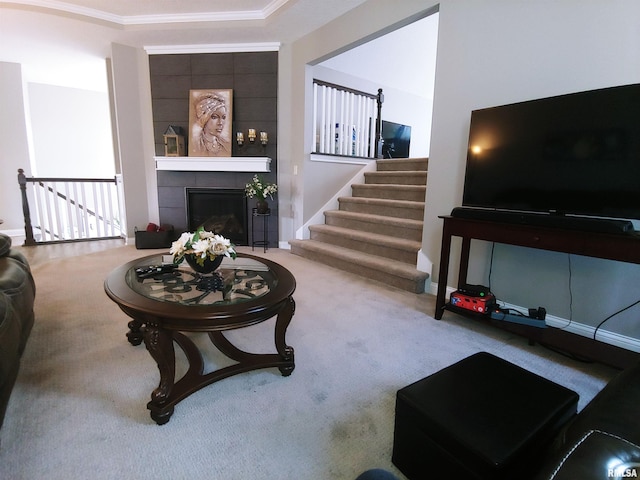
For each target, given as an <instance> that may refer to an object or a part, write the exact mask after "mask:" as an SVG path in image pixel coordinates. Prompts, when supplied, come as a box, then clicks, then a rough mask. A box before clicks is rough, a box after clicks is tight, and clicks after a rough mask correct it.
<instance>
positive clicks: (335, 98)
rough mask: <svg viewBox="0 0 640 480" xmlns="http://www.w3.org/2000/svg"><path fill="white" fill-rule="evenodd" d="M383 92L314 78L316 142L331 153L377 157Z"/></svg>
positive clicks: (316, 148) (315, 147) (320, 150)
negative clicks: (378, 123) (371, 92)
mask: <svg viewBox="0 0 640 480" xmlns="http://www.w3.org/2000/svg"><path fill="white" fill-rule="evenodd" d="M380 99H381V92H379V94H378V95H377V96H376V95H372V94H369V93H365V92H359V91H356V90H352V89H349V88H346V87H341V86H338V85H333V84H329V83H325V82H320V81H318V80H314V81H313V132H314V135H313V145H312V147H311V151H312V152H314V153H322V154H329V155H343V156H351V157H367V158H375V157H376V152H377V141H378V136H379V132H378V129H377V128H376V125H377V122H378V118H377V116H378V112H379V110H380V109H379V105H380Z"/></svg>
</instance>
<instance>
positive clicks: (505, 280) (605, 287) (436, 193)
mask: <svg viewBox="0 0 640 480" xmlns="http://www.w3.org/2000/svg"><path fill="white" fill-rule="evenodd" d="M637 82H640V2H637V1H635V0H611V1H608V2H601V1H599V0H564V1H562V2H550V1H526V2H513V1H508V0H485V1H483V2H475V1H472V0H465V1H442V2H441V3H440V19H439V38H438V60H437V65H436V84H435V94H434V112H433V129H432V139H431V158H430V163H429V179H428V187H427V203H426V205H427V207H426V212H425V230H424V237H423V250H424V251H425V252H426V253H427V255H428V256H429V257H430V259H431V260H432V261H433V262H434V272H433V273H434V275H437V268H438V266H439V255H440V238H441V233H442V222H441V220H439V219H438V218H437V217H438V215H446V214H448V213H449V212H450V211H451V209H452V208H453V207H455V206H459V205H460V204H461V200H462V188H463V178H464V166H465V158H466V147H467V136H468V132H469V117H470V112H471V110H473V109H477V108H482V107H488V106H493V105H502V104H507V103H511V102H517V101H522V100H529V99H534V98H541V97H547V96H551V95H558V94H563V93H569V92H576V91H582V90H589V89H594V88H601V87H608V86H613V85H621V84H628V83H637ZM488 258H489V257H488V246H487V245H486V244H480V243H479V242H478V244H476V243H475V242H474V245H473V246H472V265H471V275H470V277H469V281H470V283H484V284H486V283H487V282H488V265H489V260H488ZM569 262H571V267H570V268H569ZM450 272H452V273H453V272H457V263H456V262H454V263H453V264H452V265H451V267H450ZM453 278H454V277H453V276H452V278H450V279H449V284H453V283H454V281H453ZM639 279H640V266H636V265H628V264H619V263H617V262H610V261H604V260H594V259H586V258H583V257H576V256H572V257H571V258H568V256H566V255H560V254H555V253H549V252H538V251H534V250H529V249H524V248H518V247H506V246H499V247H498V248H496V252H495V256H494V264H493V275H492V288H493V289H494V291H495V292H496V293H497V294H498V296H499V297H500V298H501V299H502V300H504V301H506V302H509V303H513V304H516V305H521V306H525V307H537V306H545V307H546V308H547V310H548V311H549V313H551V314H553V315H556V316H559V317H562V318H569V316H570V315H571V312H570V311H569V305H570V302H571V298H570V297H569V284H570V283H571V285H572V287H573V288H572V294H573V298H572V300H573V321H574V322H579V323H584V324H587V325H591V326H595V325H596V324H597V323H598V322H599V321H600V320H602V319H604V318H606V316H608V315H609V314H611V313H614V312H615V311H617V310H618V309H619V308H622V307H624V306H626V305H629V304H631V303H632V302H633V301H635V300H637V299H638V298H639V297H640V290H638V287H637V286H638V285H640V282H639ZM433 280H434V281H444V280H445V279H438V278H437V277H436V278H433ZM494 287H495V288H494ZM639 315H640V312H638V307H635V310H634V309H631V310H629V311H628V312H626V313H625V314H623V315H621V316H620V317H617V318H615V319H612V320H611V321H609V322H608V323H607V324H606V325H605V329H609V330H612V331H616V332H619V333H622V334H625V335H629V336H632V337H635V338H640V322H638V318H639Z"/></svg>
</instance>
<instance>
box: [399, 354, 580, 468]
mask: <svg viewBox="0 0 640 480" xmlns="http://www.w3.org/2000/svg"><path fill="white" fill-rule="evenodd" d="M577 408H578V394H577V393H575V392H573V391H571V390H569V389H567V388H565V387H563V386H561V385H558V384H556V383H554V382H552V381H550V380H547V379H545V378H542V377H540V376H539V375H536V374H534V373H532V372H529V371H527V370H524V369H523V368H520V367H518V366H516V365H513V364H512V363H509V362H507V361H505V360H502V359H500V358H498V357H496V356H494V355H491V354H489V353H485V352H482V353H477V354H475V355H472V356H470V357H467V358H465V359H464V360H461V361H460V362H458V363H456V364H454V365H451V366H449V367H447V368H444V369H443V370H440V371H439V372H437V373H434V374H433V375H431V376H429V377H427V378H424V379H422V380H419V381H418V382H416V383H413V384H411V385H409V386H407V387H404V388H402V389H401V390H398V393H397V398H396V419H395V432H394V442H393V458H392V460H393V463H394V464H395V465H396V466H397V467H398V468H399V469H400V470H401V471H402V473H404V474H405V475H406V476H407V477H408V478H409V479H411V480H418V479H420V480H423V479H425V478H465V479H505V480H507V479H508V480H513V479H516V478H523V477H522V472H526V471H527V470H529V471H531V472H533V471H534V468H533V467H532V468H530V469H528V468H527V465H535V462H536V457H537V455H538V454H539V453H540V452H541V451H542V450H543V449H544V448H545V446H546V445H547V443H548V442H549V441H550V439H551V438H552V437H554V436H555V434H556V433H558V431H559V429H560V428H561V427H562V425H564V424H565V423H566V422H567V421H568V420H569V419H570V418H571V417H572V416H574V415H575V414H576V412H577Z"/></svg>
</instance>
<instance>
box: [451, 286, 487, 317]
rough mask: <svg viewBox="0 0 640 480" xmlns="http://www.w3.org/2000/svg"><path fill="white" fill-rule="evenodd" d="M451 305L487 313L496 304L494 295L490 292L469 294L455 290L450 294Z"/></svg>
mask: <svg viewBox="0 0 640 480" xmlns="http://www.w3.org/2000/svg"><path fill="white" fill-rule="evenodd" d="M451 305H453V306H454V307H457V308H464V309H465V310H470V311H472V312H476V313H483V314H489V313H491V309H492V308H493V307H494V306H495V305H496V297H494V296H493V293H491V292H487V293H484V292H483V293H480V294H471V293H463V292H461V291H460V290H456V291H455V292H453V293H452V294H451Z"/></svg>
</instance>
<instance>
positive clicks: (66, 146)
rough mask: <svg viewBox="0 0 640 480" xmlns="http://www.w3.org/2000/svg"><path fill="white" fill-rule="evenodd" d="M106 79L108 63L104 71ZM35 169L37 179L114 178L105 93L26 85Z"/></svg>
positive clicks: (109, 122)
mask: <svg viewBox="0 0 640 480" xmlns="http://www.w3.org/2000/svg"><path fill="white" fill-rule="evenodd" d="M103 70H104V72H103V74H104V76H105V77H106V74H107V72H106V67H105V68H104V69H103ZM28 91H29V112H30V118H31V122H30V123H31V130H32V132H33V133H32V139H33V155H34V158H33V160H34V164H35V169H34V170H35V171H34V172H33V174H34V175H35V176H39V177H71V178H113V176H114V175H115V161H114V156H113V141H112V135H111V132H112V130H111V114H110V112H109V95H108V94H107V92H100V91H91V90H84V89H78V88H69V87H60V86H56V85H45V84H41V83H29V84H28Z"/></svg>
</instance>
